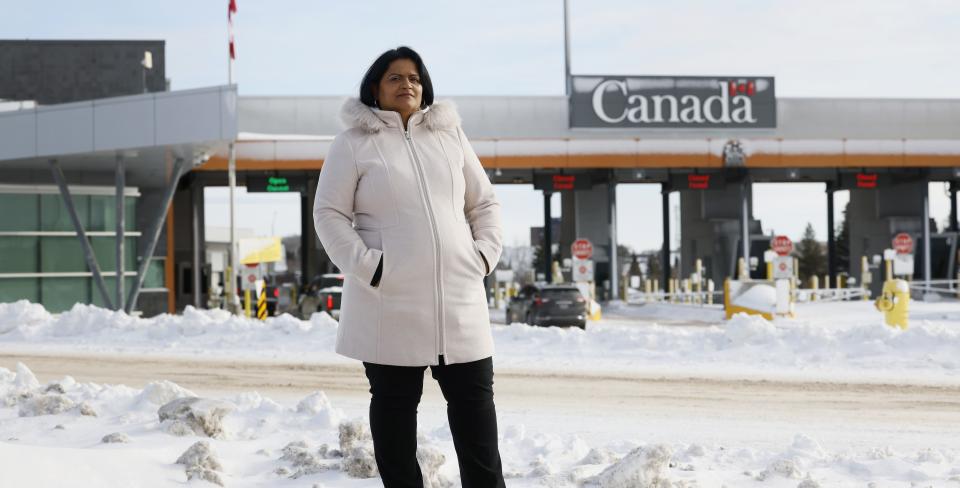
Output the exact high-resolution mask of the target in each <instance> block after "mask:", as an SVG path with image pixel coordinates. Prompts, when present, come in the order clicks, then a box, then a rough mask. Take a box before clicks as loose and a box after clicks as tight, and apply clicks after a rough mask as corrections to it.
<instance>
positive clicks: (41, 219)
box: [0, 187, 163, 312]
mask: <svg viewBox="0 0 960 488" xmlns="http://www.w3.org/2000/svg"><path fill="white" fill-rule="evenodd" d="M7 191H8V192H7V193H0V302H12V301H16V300H21V299H26V300H30V301H31V302H34V303H40V304H43V306H44V307H46V308H47V310H49V311H51V312H62V311H64V310H68V309H70V308H71V307H73V304H74V303H77V302H80V303H92V304H96V305H101V306H102V305H103V298H102V297H101V296H100V291H99V289H98V288H97V286H96V284H95V283H94V280H93V277H92V275H91V273H90V272H89V270H88V269H87V264H86V261H85V260H84V257H83V256H84V255H83V247H82V246H81V245H80V241H79V240H78V239H77V236H76V232H75V229H74V227H73V223H72V222H71V221H70V215H69V213H68V212H67V207H66V206H65V205H64V204H63V201H62V199H61V198H60V194H59V193H56V192H53V193H51V192H50V191H44V192H39V191H38V190H36V189H32V188H25V189H24V192H23V193H19V192H18V193H9V191H10V190H7ZM30 191H33V193H29V192H30ZM71 193H72V194H73V201H74V205H75V207H76V210H77V215H78V217H79V218H80V222H81V223H82V224H83V226H84V229H85V230H86V231H87V232H88V233H99V235H93V236H90V235H88V238H89V239H90V245H91V247H92V248H93V252H94V254H95V255H96V257H97V262H98V264H99V265H100V270H101V271H103V272H104V273H110V272H116V268H117V266H116V258H115V257H114V256H115V254H114V253H115V246H116V238H115V234H114V232H115V231H116V228H115V226H116V217H117V216H116V208H115V206H114V200H115V197H114V196H113V195H112V194H85V193H91V192H89V191H88V192H85V191H84V188H83V187H71ZM93 193H97V192H93ZM101 193H102V192H101ZM136 205H137V197H136V196H131V195H127V196H125V197H124V206H125V208H124V229H125V230H126V231H128V232H134V231H135V230H136V221H137V219H136ZM51 233H54V234H52V235H51ZM103 233H109V234H107V235H103ZM137 239H138V238H137V237H130V236H127V237H126V238H125V239H124V241H125V242H124V247H125V253H124V254H125V255H124V268H125V269H124V271H125V272H126V273H135V272H136V270H137V268H136V266H137ZM158 264H159V269H157V265H158ZM148 268H149V271H148V274H147V279H146V280H145V282H144V287H157V288H160V287H163V261H162V260H154V261H152V262H151V263H150V266H149V267H148ZM134 279H135V278H134V276H126V277H125V280H124V281H125V283H124V292H125V293H128V292H129V290H130V289H131V288H132V287H133V282H134ZM104 281H105V284H106V286H107V290H108V291H109V292H110V298H111V300H113V298H114V291H115V288H114V287H115V286H116V285H115V283H116V278H115V277H114V276H105V277H104Z"/></svg>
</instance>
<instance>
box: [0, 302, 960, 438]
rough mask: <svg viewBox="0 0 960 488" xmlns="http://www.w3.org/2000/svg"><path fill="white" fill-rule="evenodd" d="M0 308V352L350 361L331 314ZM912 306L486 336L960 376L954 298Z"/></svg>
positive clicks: (626, 308) (590, 353)
mask: <svg viewBox="0 0 960 488" xmlns="http://www.w3.org/2000/svg"><path fill="white" fill-rule="evenodd" d="M0 306H3V307H6V308H7V309H8V311H9V313H10V314H11V317H19V319H16V318H15V319H7V318H5V317H4V318H0V320H6V322H4V324H5V326H4V327H6V330H7V332H6V333H3V334H0V346H4V345H6V346H8V347H11V348H13V347H19V348H22V349H26V350H36V349H40V350H44V351H50V352H57V351H63V350H68V351H71V352H75V351H77V350H86V351H91V352H97V353H103V352H120V353H125V354H131V353H137V354H160V355H184V356H191V357H196V356H204V357H217V356H220V357H230V358H237V357H242V358H251V359H278V358H279V359H282V360H284V361H302V362H310V363H317V362H320V363H326V364H330V363H345V362H348V361H349V360H347V359H345V358H342V357H340V356H338V355H336V354H335V353H334V352H333V350H334V344H335V342H336V335H337V322H336V321H334V320H333V319H331V318H330V317H329V316H327V315H326V314H314V315H313V316H312V317H311V319H310V320H298V319H296V318H294V317H292V316H289V315H283V316H280V317H271V318H269V319H267V320H266V321H259V320H252V319H246V318H242V317H235V316H232V315H230V314H228V313H226V312H224V311H221V310H198V309H194V308H192V307H188V308H187V309H186V310H185V311H184V313H183V314H182V315H161V316H158V317H154V318H151V319H142V318H135V317H130V316H127V315H125V314H123V313H118V312H113V311H109V310H104V309H100V308H97V307H94V306H88V305H76V306H74V307H73V308H72V309H71V310H70V311H68V312H64V313H62V314H59V315H50V314H47V313H46V312H45V311H43V310H42V309H41V308H37V307H38V306H37V305H33V304H30V303H27V302H22V301H21V302H17V303H14V304H3V305H0ZM910 306H911V324H910V327H909V329H908V330H906V331H901V330H898V329H893V328H890V327H887V326H884V325H883V323H882V316H881V314H879V313H878V312H876V311H875V310H873V307H872V304H871V303H870V302H859V301H857V302H842V303H826V302H824V303H816V302H814V303H810V304H801V305H800V306H798V318H797V319H779V318H778V319H777V320H775V321H772V322H770V321H767V320H764V319H763V318H761V317H749V316H736V317H734V318H733V319H732V320H730V321H725V320H723V319H722V316H723V312H722V310H720V309H719V308H718V307H715V306H714V307H697V306H692V305H678V304H662V303H658V304H649V305H642V306H638V305H628V304H624V303H620V302H614V303H612V304H611V305H610V306H609V307H608V308H607V310H605V312H604V316H605V317H606V318H605V319H604V320H602V321H599V322H596V323H591V325H590V326H589V327H588V328H587V330H586V331H583V330H580V329H577V328H567V329H564V328H556V327H531V326H527V325H524V324H512V325H508V326H501V325H494V326H493V336H494V341H495V344H496V348H497V355H496V362H497V365H498V367H507V368H518V369H533V370H551V371H553V370H558V369H560V370H569V369H576V370H578V371H584V370H585V371H596V372H625V371H638V370H645V371H649V372H658V371H661V370H662V371H669V372H670V373H672V374H694V375H703V374H709V375H715V376H716V375H719V376H729V375H736V376H737V377H742V375H744V374H752V375H756V376H772V375H779V374H785V375H795V374H800V375H806V376H812V377H816V378H818V379H819V378H824V379H831V377H838V378H841V377H848V376H851V375H852V376H856V377H859V378H862V377H863V375H873V376H874V377H876V378H883V379H885V380H890V379H891V378H897V381H899V379H901V378H903V379H906V378H916V377H921V378H923V379H924V381H929V382H935V381H953V380H955V378H956V377H957V376H958V375H960V355H957V354H955V351H957V350H960V307H958V306H957V305H956V304H955V303H953V302H942V303H932V304H931V303H924V302H912V303H911V305H910ZM0 317H3V316H2V315H0ZM11 320H13V322H11ZM17 320H19V322H17ZM14 322H16V323H14ZM11 324H13V325H11ZM21 381H22V382H29V381H30V380H29V378H26V377H24V378H23V379H22V380H21ZM910 381H913V380H912V379H911V380H910ZM153 390H155V391H151V392H150V393H145V395H147V396H149V397H150V398H144V399H141V400H142V401H143V402H145V405H146V403H152V404H155V405H156V404H162V403H163V402H164V401H170V400H172V399H174V398H180V397H184V396H192V394H189V393H185V392H170V391H166V390H165V389H164V387H163V386H160V385H156V386H155V387H154V388H153ZM310 402H313V405H312V406H311V405H306V404H305V405H303V407H302V408H303V409H304V410H302V411H301V413H303V412H309V411H310V410H311V409H316V412H314V413H313V414H314V417H315V420H316V421H317V422H320V423H322V424H324V425H326V426H328V427H331V426H334V425H338V423H339V422H340V421H341V420H342V418H340V417H337V416H336V415H335V414H334V412H332V411H330V410H325V409H324V408H325V407H324V406H323V399H321V398H314V399H311V400H309V401H308V403H310Z"/></svg>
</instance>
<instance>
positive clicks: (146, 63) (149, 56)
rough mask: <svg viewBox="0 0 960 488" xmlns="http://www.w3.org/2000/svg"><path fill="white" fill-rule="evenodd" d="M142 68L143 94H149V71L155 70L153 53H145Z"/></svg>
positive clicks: (141, 63)
mask: <svg viewBox="0 0 960 488" xmlns="http://www.w3.org/2000/svg"><path fill="white" fill-rule="evenodd" d="M140 66H142V67H143V69H142V70H140V71H141V73H142V74H143V78H142V80H143V93H148V92H149V90H147V70H151V69H153V53H151V52H150V51H144V52H143V59H142V60H141V61H140Z"/></svg>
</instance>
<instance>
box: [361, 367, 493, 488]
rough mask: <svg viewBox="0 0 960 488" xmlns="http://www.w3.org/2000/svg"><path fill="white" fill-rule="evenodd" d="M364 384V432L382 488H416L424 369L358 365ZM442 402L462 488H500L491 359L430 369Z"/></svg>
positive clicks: (419, 484)
mask: <svg viewBox="0 0 960 488" xmlns="http://www.w3.org/2000/svg"><path fill="white" fill-rule="evenodd" d="M363 366H364V368H365V369H366V373H367V379H368V380H370V393H371V394H372V397H371V399H370V431H371V433H372V434H373V449H374V455H375V457H376V459H377V468H378V469H379V470H380V477H381V478H382V479H383V486H384V487H385V488H408V487H410V488H422V487H423V475H422V474H421V472H420V465H419V464H418V463H417V405H419V404H420V396H421V395H422V394H423V373H424V371H425V370H426V368H427V367H426V366H414V367H407V366H384V365H380V364H372V363H363ZM430 372H431V373H432V374H433V377H434V379H436V380H437V382H438V383H440V389H441V390H442V391H443V397H444V398H445V399H446V400H447V419H448V420H449V422H450V432H451V433H452V434H453V446H454V448H455V449H456V451H457V461H458V462H459V464H460V480H461V484H462V486H463V487H464V488H502V487H504V486H505V485H504V482H503V468H502V467H501V464H500V450H499V448H498V446H497V411H496V407H495V406H494V404H493V359H492V358H486V359H481V360H480V361H474V362H471V363H463V364H448V365H444V364H443V356H441V357H440V365H439V366H431V367H430Z"/></svg>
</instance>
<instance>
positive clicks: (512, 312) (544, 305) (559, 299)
mask: <svg viewBox="0 0 960 488" xmlns="http://www.w3.org/2000/svg"><path fill="white" fill-rule="evenodd" d="M506 318H507V323H508V324H512V323H514V322H525V323H527V324H530V325H543V326H551V325H555V326H560V327H570V326H575V327H580V328H581V329H586V328H587V300H586V299H585V298H584V297H583V294H582V293H580V289H579V288H577V287H576V286H573V285H548V284H534V285H527V286H524V287H523V288H521V289H520V293H519V294H517V296H515V297H513V298H512V299H510V302H509V303H507V317H506Z"/></svg>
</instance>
